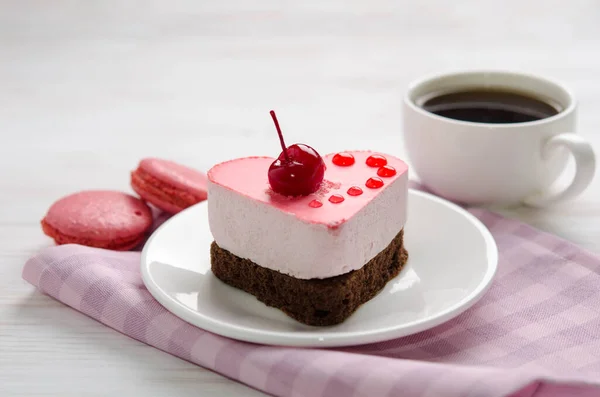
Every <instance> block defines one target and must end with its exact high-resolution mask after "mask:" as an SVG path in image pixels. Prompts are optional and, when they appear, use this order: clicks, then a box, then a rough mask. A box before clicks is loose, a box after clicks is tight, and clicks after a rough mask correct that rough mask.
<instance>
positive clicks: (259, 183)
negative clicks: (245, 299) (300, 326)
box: [208, 143, 408, 326]
mask: <svg viewBox="0 0 600 397" xmlns="http://www.w3.org/2000/svg"><path fill="white" fill-rule="evenodd" d="M282 145H283V143H282ZM280 159H281V156H280ZM274 161H275V162H276V161H277V160H276V159H274V158H269V157H247V158H240V159H235V160H231V161H227V162H224V163H220V164H217V165H215V166H214V167H213V168H211V169H210V171H209V172H208V179H209V183H208V215H209V224H210V230H211V232H212V235H213V238H214V242H213V243H212V246H211V269H212V272H213V273H214V275H215V276H216V277H218V278H219V279H220V280H222V281H223V282H225V283H227V284H229V285H231V286H233V287H236V288H239V289H241V290H243V291H246V292H248V293H250V294H252V295H254V296H255V297H256V298H257V299H259V300H260V301H262V302H264V303H265V304H267V305H269V306H272V307H276V308H278V309H280V310H282V311H283V312H284V313H286V314H287V315H289V316H290V317H292V318H294V319H296V320H297V321H299V322H302V323H305V324H309V325H316V326H327V325H334V324H339V323H341V322H343V321H344V320H345V319H347V318H348V317H349V316H350V315H351V314H352V313H354V312H355V311H356V310H357V308H358V307H359V306H360V305H362V304H363V303H365V302H367V301H368V300H370V299H371V298H373V297H374V296H375V295H376V294H377V293H378V292H379V291H380V290H381V289H382V288H383V287H384V286H385V285H386V283H387V282H388V281H389V280H391V279H392V278H394V277H395V276H396V275H397V274H398V273H399V272H400V270H401V268H402V266H403V265H404V264H405V263H406V261H407V258H408V254H407V251H406V249H405V247H404V242H403V233H404V224H405V221H406V208H407V207H406V200H407V194H408V167H407V165H406V163H404V162H403V161H402V160H400V159H398V158H396V157H394V156H391V155H387V154H383V155H382V154H378V153H373V152H369V151H352V152H343V153H337V154H330V155H326V156H324V157H323V158H322V161H323V163H324V172H323V179H322V181H321V182H320V183H319V184H318V187H317V190H316V191H313V192H311V193H308V194H302V195H294V196H287V195H285V194H281V193H278V192H277V191H275V190H273V186H276V185H275V184H274V183H273V181H272V180H271V175H272V174H271V170H272V169H273V164H275V163H274Z"/></svg>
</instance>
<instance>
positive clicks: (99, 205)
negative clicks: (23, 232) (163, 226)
mask: <svg viewBox="0 0 600 397" xmlns="http://www.w3.org/2000/svg"><path fill="white" fill-rule="evenodd" d="M42 226H43V227H44V232H46V234H49V235H50V236H51V237H53V238H54V239H55V241H57V243H62V244H64V243H65V242H66V241H67V240H68V241H69V242H75V241H80V242H81V241H85V242H86V244H85V245H92V246H103V247H104V246H107V242H113V243H116V244H117V245H119V244H118V243H117V242H121V243H123V244H125V245H131V244H135V243H136V242H138V240H140V241H141V239H142V238H143V236H144V234H145V233H146V232H147V231H148V230H149V229H150V227H151V226H152V212H151V211H150V208H149V207H148V206H147V205H146V204H145V203H144V202H143V201H141V200H140V199H138V198H136V197H134V196H131V195H129V194H126V193H122V192H116V191H103V190H92V191H83V192H78V193H75V194H72V195H69V196H66V197H64V198H62V199H60V200H58V201H57V202H56V203H54V204H53V205H52V206H51V207H50V209H49V210H48V213H47V214H46V216H45V217H44V219H43V220H42ZM61 241H62V242H61ZM108 245H112V244H108Z"/></svg>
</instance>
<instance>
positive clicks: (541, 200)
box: [524, 133, 596, 207]
mask: <svg viewBox="0 0 600 397" xmlns="http://www.w3.org/2000/svg"><path fill="white" fill-rule="evenodd" d="M560 146H562V147H565V148H566V149H567V150H569V152H571V155H572V156H573V159H574V160H575V175H574V176H573V180H572V181H571V184H570V185H569V186H567V187H566V188H565V189H564V190H562V191H560V192H557V193H553V194H540V195H535V196H532V197H529V198H528V199H526V200H524V202H525V204H527V205H531V206H534V207H543V206H548V205H552V204H556V203H558V202H561V201H566V200H569V199H571V198H573V197H575V196H577V195H579V194H580V193H581V192H583V191H584V190H585V189H586V188H587V187H588V185H589V184H590V182H591V181H592V179H593V178H594V172H595V171H596V156H595V155H594V150H593V149H592V145H590V143H589V142H587V141H586V140H585V139H583V138H582V137H580V136H579V135H577V134H572V133H563V134H559V135H555V136H553V137H552V138H550V139H549V140H548V141H546V143H545V144H544V147H543V151H542V156H544V155H546V154H547V153H548V152H549V151H551V150H552V149H555V148H557V147H560Z"/></svg>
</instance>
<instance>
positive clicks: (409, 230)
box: [142, 190, 498, 347]
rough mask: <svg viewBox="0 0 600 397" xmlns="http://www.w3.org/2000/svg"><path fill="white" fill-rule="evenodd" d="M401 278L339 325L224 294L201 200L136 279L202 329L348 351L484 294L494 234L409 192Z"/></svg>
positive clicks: (433, 321)
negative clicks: (316, 323) (304, 320)
mask: <svg viewBox="0 0 600 397" xmlns="http://www.w3.org/2000/svg"><path fill="white" fill-rule="evenodd" d="M404 236H405V237H404V238H405V240H404V241H405V245H406V249H407V250H408V252H409V260H408V263H407V264H406V266H405V267H404V269H403V270H402V271H401V272H400V274H399V275H398V276H397V277H396V278H394V279H393V280H391V281H390V282H388V284H387V285H386V287H385V288H384V289H383V290H382V291H381V292H380V293H379V294H378V295H377V296H376V297H375V298H373V299H372V300H370V301H369V302H367V303H365V304H364V305H362V306H361V307H360V308H359V309H358V310H357V311H356V312H355V313H354V314H353V315H352V316H350V317H349V318H348V319H347V320H346V321H345V322H343V323H342V324H339V325H336V326H332V327H312V326H307V325H304V324H301V323H298V322H296V321H295V320H292V319H291V318H289V317H287V316H286V315H285V314H283V313H282V312H281V311H279V310H278V309H275V308H271V307H268V306H266V305H264V304H263V303H261V302H260V301H258V300H257V299H256V298H254V296H252V295H250V294H247V293H245V292H242V291H241V290H238V289H236V288H233V287H230V286H228V285H226V284H224V283H223V282H221V281H220V280H219V279H217V278H216V277H215V276H214V275H213V274H212V272H211V270H210V255H209V247H210V244H211V242H212V235H211V233H210V230H209V227H208V214H207V206H206V202H204V203H200V204H197V205H195V206H193V207H190V208H188V209H186V210H185V211H182V212H180V213H179V214H177V215H175V216H174V217H172V218H171V219H170V220H169V221H167V222H166V223H165V224H163V225H162V226H161V227H160V228H159V229H158V230H156V232H154V234H153V235H152V236H151V237H150V239H149V240H148V242H147V243H146V245H145V247H144V250H143V252H142V277H143V280H144V283H145V284H146V287H147V288H148V290H149V291H150V293H152V295H153V296H154V297H155V298H156V299H157V300H158V301H159V302H160V303H161V304H162V305H163V306H164V307H165V308H166V309H167V310H169V311H170V312H172V313H173V314H175V315H176V316H178V317H180V318H182V319H183V320H185V321H187V322H189V323H191V324H193V325H196V326H198V327H200V328H203V329H205V330H208V331H211V332H214V333H216V334H220V335H223V336H227V337H230V338H234V339H238V340H243V341H248V342H256V343H261V344H270V345H287V346H320V347H326V346H346V345H358V344H364V343H371V342H378V341H383V340H389V339H393V338H398V337H401V336H405V335H409V334H413V333H415V332H419V331H423V330H426V329H429V328H431V327H434V326H436V325H439V324H441V323H443V322H445V321H448V320H450V319H451V318H453V317H455V316H457V315H458V314H460V313H462V312H464V311H465V310H466V309H468V308H469V307H471V306H472V305H473V304H474V303H475V302H477V300H478V299H479V298H481V296H482V295H483V294H484V293H485V292H486V290H487V289H488V287H489V285H490V283H491V281H492V278H493V277H494V274H495V272H496V266H497V263H498V251H497V248H496V244H495V242H494V239H493V237H492V235H491V234H490V233H489V231H488V230H487V229H486V227H485V226H483V224H482V223H481V222H479V220H477V218H475V217H474V216H472V215H471V214H469V213H468V212H466V211H465V210H463V209H462V208H460V207H458V206H456V205H454V204H452V203H449V202H448V201H445V200H442V199H440V198H437V197H435V196H432V195H430V194H427V193H422V192H418V191H414V190H410V191H409V196H408V221H407V223H406V226H405V234H404Z"/></svg>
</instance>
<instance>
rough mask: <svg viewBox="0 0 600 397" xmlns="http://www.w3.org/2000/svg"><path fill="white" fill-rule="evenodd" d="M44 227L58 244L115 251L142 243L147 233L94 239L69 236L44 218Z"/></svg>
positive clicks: (128, 248)
mask: <svg viewBox="0 0 600 397" xmlns="http://www.w3.org/2000/svg"><path fill="white" fill-rule="evenodd" d="M42 229H43V230H44V233H45V234H46V235H47V236H49V237H51V238H52V239H54V242H55V243H56V244H57V245H62V244H79V245H85V246H88V247H95V248H104V249H109V250H114V251H126V250H130V249H132V248H135V247H137V246H138V245H140V244H141V243H142V242H143V241H144V240H145V238H146V236H145V235H143V234H142V235H139V236H133V237H130V238H128V239H114V240H92V239H86V238H79V237H74V236H68V235H66V234H62V233H61V232H59V231H58V230H57V229H55V228H53V227H52V226H50V225H49V224H48V223H47V222H45V221H44V220H42Z"/></svg>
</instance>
